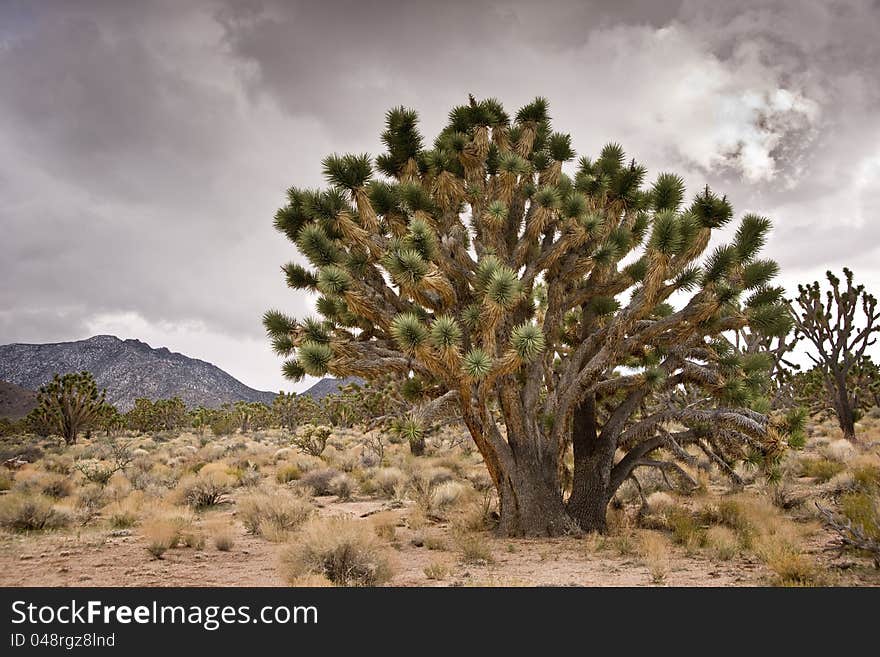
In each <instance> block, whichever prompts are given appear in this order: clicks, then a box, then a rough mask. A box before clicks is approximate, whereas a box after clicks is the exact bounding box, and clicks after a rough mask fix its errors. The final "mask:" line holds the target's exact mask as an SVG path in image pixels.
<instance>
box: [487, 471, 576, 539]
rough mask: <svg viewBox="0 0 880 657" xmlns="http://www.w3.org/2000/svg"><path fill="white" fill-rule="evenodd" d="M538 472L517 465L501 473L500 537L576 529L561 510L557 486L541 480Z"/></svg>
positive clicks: (540, 534)
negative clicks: (501, 535)
mask: <svg viewBox="0 0 880 657" xmlns="http://www.w3.org/2000/svg"><path fill="white" fill-rule="evenodd" d="M553 467H554V469H555V463H554V464H553ZM539 471H540V470H536V469H533V468H531V467H530V466H529V465H527V464H526V463H520V464H517V465H516V466H514V468H513V470H511V471H509V472H505V473H504V474H503V479H502V481H501V486H500V489H499V494H500V497H501V520H500V522H499V527H498V529H499V531H500V532H501V533H502V534H503V535H505V536H559V535H561V534H567V533H571V532H572V531H574V530H576V527H575V525H574V523H573V522H572V520H571V518H570V517H569V515H568V513H566V511H565V505H564V504H563V502H562V495H561V494H560V492H559V487H558V486H556V485H554V484H553V482H549V481H547V480H546V478H544V477H541V476H540V475H539V474H538V472H539ZM553 477H554V478H555V472H554V474H553Z"/></svg>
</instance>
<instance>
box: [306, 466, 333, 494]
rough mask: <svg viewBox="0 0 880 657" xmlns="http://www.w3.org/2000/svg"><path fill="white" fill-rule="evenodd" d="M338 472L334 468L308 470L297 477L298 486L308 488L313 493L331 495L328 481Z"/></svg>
mask: <svg viewBox="0 0 880 657" xmlns="http://www.w3.org/2000/svg"><path fill="white" fill-rule="evenodd" d="M338 474H339V470H337V469H336V468H321V469H319V470H309V471H308V472H306V473H305V474H304V475H303V476H302V477H300V478H299V484H300V486H302V487H304V488H310V489H311V490H312V492H313V494H315V495H333V489H332V488H331V487H330V482H331V481H333V479H334V478H335V477H336V476H337V475H338Z"/></svg>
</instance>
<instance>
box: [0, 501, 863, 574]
mask: <svg viewBox="0 0 880 657" xmlns="http://www.w3.org/2000/svg"><path fill="white" fill-rule="evenodd" d="M317 501H318V502H319V503H320V504H321V505H322V506H321V509H320V512H321V514H322V515H336V514H346V515H351V516H354V517H359V518H362V519H363V521H364V522H369V518H370V516H371V515H372V514H374V513H376V512H377V511H381V510H384V509H385V504H384V503H383V502H381V501H375V500H364V501H350V502H341V503H336V502H334V501H333V498H318V500H317ZM391 513H394V514H395V516H396V517H397V518H398V519H399V521H400V522H399V525H398V527H397V529H396V538H395V540H394V541H393V543H392V545H393V550H392V552H393V561H394V564H395V567H396V568H395V570H396V574H395V576H394V579H393V580H392V581H391V585H392V586H647V585H651V575H650V573H649V571H648V568H647V566H646V565H644V564H643V563H642V560H641V559H640V558H639V556H638V555H636V554H634V553H633V554H631V555H629V554H623V555H622V554H621V553H620V549H619V547H618V546H616V545H615V544H614V543H613V541H609V542H608V544H606V545H604V546H603V545H602V541H601V539H598V540H597V539H595V538H594V539H589V538H588V539H577V538H558V539H517V540H511V539H506V538H497V537H494V536H492V535H489V534H487V535H486V540H487V541H488V543H489V545H490V546H491V552H492V555H493V558H494V562H493V563H484V564H464V563H462V562H461V560H460V558H459V554H458V552H457V551H455V548H454V546H453V541H452V539H451V537H450V535H449V528H448V527H447V526H446V525H445V524H435V525H431V526H429V527H427V528H425V529H423V530H421V531H419V532H414V531H412V530H410V529H408V528H406V527H405V526H404V518H405V516H406V514H407V513H408V509H407V508H402V509H396V510H391ZM234 514H235V509H234V505H232V504H229V505H225V507H224V508H221V509H218V510H216V511H213V512H211V513H208V514H205V516H204V518H203V519H202V521H201V522H208V521H210V520H212V519H216V518H218V517H222V516H227V517H231V518H234ZM236 528H237V529H238V536H237V537H236V542H235V546H234V548H233V549H232V550H231V551H229V552H221V551H218V550H216V549H215V548H214V547H213V546H211V545H210V543H209V544H208V545H206V547H205V548H204V549H201V550H196V549H191V548H177V549H173V550H169V551H168V552H166V554H165V556H164V558H163V559H153V558H152V557H151V556H150V555H149V554H148V552H147V550H146V549H145V545H144V541H143V539H142V537H141V536H140V535H139V534H138V530H137V528H134V529H132V530H115V531H111V530H107V529H98V528H94V529H87V530H82V531H81V532H79V533H78V534H77V533H75V532H69V531H68V532H64V533H50V534H43V535H40V536H39V538H37V537H34V536H27V535H15V534H3V535H2V536H0V585H3V586H120V585H122V586H285V585H286V583H285V580H284V579H283V577H282V576H281V574H280V573H279V569H278V555H279V552H280V550H281V549H282V546H281V545H278V544H274V543H270V542H268V541H266V540H263V539H261V538H258V537H254V536H250V535H248V534H246V533H245V531H244V529H243V528H242V527H241V525H240V524H238V523H236ZM419 536H420V537H422V538H425V537H432V538H435V539H439V540H440V542H442V543H445V547H446V548H447V549H445V550H437V549H434V550H431V549H428V548H427V547H425V546H421V547H418V546H416V545H414V544H413V543H414V540H413V539H416V542H419V541H418V538H417V537H419ZM822 548H823V545H822V542H821V541H817V543H816V544H815V545H813V546H811V551H812V552H814V553H815V554H816V555H817V556H818V557H820V558H822V559H823V560H824V561H829V562H830V561H833V555H828V554H826V553H824V552H823V549H822ZM435 563H441V564H444V565H445V566H446V567H447V569H448V574H447V575H446V576H445V577H444V578H443V579H442V580H431V579H428V578H427V576H426V575H425V573H424V569H425V567H426V566H428V565H429V564H435ZM836 563H837V565H836V567H835V566H834V564H832V563H829V566H831V570H833V571H834V572H835V573H836V574H835V577H836V578H837V579H836V581H835V583H838V584H850V585H851V584H860V585H880V572H878V573H877V575H876V576H872V573H871V572H870V571H869V570H865V569H863V568H860V569H852V568H850V567H849V566H852V565H853V564H852V562H847V561H846V559H843V560H837V562H836ZM767 577H768V573H767V570H766V568H765V567H764V566H763V564H761V563H759V562H757V561H753V560H748V559H734V560H731V561H726V562H721V563H713V562H712V561H711V560H709V559H708V558H706V557H703V556H701V555H685V553H684V551H683V549H679V548H672V550H671V553H670V560H669V572H668V575H667V577H666V579H665V581H664V585H665V586H756V585H762V584H764V583H766V581H767Z"/></svg>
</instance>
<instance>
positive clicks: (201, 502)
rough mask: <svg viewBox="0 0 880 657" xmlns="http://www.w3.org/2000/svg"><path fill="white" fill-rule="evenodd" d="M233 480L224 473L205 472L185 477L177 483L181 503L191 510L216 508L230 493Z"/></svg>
mask: <svg viewBox="0 0 880 657" xmlns="http://www.w3.org/2000/svg"><path fill="white" fill-rule="evenodd" d="M232 482H233V479H232V477H230V476H229V475H228V474H226V473H225V472H218V471H216V470H214V471H206V472H200V473H199V474H198V475H195V476H189V477H185V478H184V479H181V480H180V483H178V485H177V488H178V493H179V495H180V499H181V501H182V502H183V503H184V504H186V505H187V506H190V507H192V508H193V509H197V510H198V509H206V508H208V507H212V506H216V505H217V504H220V503H221V502H222V501H224V498H225V497H226V496H227V495H229V493H230V492H231V491H232Z"/></svg>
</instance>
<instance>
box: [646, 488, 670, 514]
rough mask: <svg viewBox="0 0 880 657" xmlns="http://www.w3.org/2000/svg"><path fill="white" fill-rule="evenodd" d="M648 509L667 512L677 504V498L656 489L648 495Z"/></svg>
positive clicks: (653, 511) (661, 512)
mask: <svg viewBox="0 0 880 657" xmlns="http://www.w3.org/2000/svg"><path fill="white" fill-rule="evenodd" d="M647 502H648V509H649V510H650V512H651V513H656V514H660V515H664V514H666V513H667V512H668V511H669V510H670V509H671V508H672V507H674V506H676V501H675V498H674V497H672V495H670V494H669V493H666V492H664V491H656V492H653V493H651V494H650V495H648V498H647Z"/></svg>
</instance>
